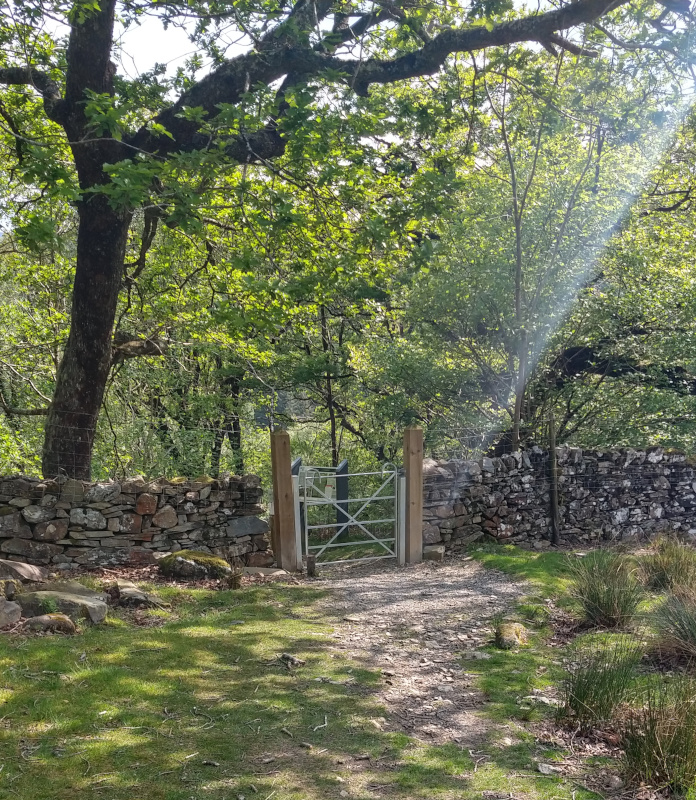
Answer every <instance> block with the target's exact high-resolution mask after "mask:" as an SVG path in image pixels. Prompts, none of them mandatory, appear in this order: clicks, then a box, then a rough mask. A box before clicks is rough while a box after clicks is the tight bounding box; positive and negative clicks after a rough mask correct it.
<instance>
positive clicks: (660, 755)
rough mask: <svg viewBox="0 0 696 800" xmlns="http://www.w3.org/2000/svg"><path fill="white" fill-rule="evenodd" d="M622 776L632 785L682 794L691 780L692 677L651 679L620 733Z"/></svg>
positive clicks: (695, 778) (694, 740)
mask: <svg viewBox="0 0 696 800" xmlns="http://www.w3.org/2000/svg"><path fill="white" fill-rule="evenodd" d="M623 747H624V753H625V762H626V772H627V777H628V779H629V781H630V782H631V783H633V784H634V785H648V786H650V787H652V788H654V789H669V790H670V791H672V792H674V793H675V794H682V793H683V792H686V791H688V790H689V789H690V788H691V787H693V786H694V783H695V782H696V681H695V680H694V679H693V678H692V677H689V676H685V675H680V676H676V677H674V678H673V679H672V680H671V681H670V682H669V683H667V684H665V683H664V682H661V681H659V680H653V681H651V682H650V683H649V684H648V686H647V688H646V693H645V697H644V699H643V704H642V706H641V707H640V708H637V709H634V710H633V711H632V713H631V714H630V715H629V718H628V720H627V723H626V729H625V731H624V734H623Z"/></svg>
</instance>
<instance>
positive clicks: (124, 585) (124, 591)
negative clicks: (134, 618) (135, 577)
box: [106, 578, 159, 608]
mask: <svg viewBox="0 0 696 800" xmlns="http://www.w3.org/2000/svg"><path fill="white" fill-rule="evenodd" d="M106 591H107V593H108V595H109V600H110V602H111V603H112V605H118V606H125V607H127V608H137V607H149V606H157V605H159V603H158V602H157V600H155V598H153V597H151V596H150V595H149V594H147V593H146V592H144V591H143V590H142V589H139V588H138V587H137V586H136V585H135V584H134V583H133V582H132V581H126V580H122V579H120V578H119V579H118V580H116V581H114V582H113V583H112V584H110V585H109V586H108V587H107V589H106Z"/></svg>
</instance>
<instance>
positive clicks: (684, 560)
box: [641, 536, 696, 592]
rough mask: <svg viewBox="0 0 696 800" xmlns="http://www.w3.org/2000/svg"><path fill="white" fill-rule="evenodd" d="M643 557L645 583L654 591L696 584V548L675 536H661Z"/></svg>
mask: <svg viewBox="0 0 696 800" xmlns="http://www.w3.org/2000/svg"><path fill="white" fill-rule="evenodd" d="M651 549H652V552H651V553H650V554H649V555H647V556H645V557H644V558H643V559H642V562H641V566H642V571H643V576H644V580H645V584H646V585H647V587H648V588H649V589H652V590H653V591H658V592H660V591H667V590H669V589H673V588H674V587H675V586H695V585H696V550H694V548H693V547H692V546H691V545H689V544H686V542H682V541H680V540H679V539H677V538H676V537H674V536H661V537H660V538H659V539H656V540H655V542H653V545H652V548H651Z"/></svg>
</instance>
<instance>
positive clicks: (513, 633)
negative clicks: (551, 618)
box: [495, 622, 528, 650]
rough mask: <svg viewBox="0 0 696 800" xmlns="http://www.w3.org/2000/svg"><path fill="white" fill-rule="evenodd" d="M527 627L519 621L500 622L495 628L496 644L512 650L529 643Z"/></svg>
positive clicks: (501, 647) (503, 648) (502, 648)
mask: <svg viewBox="0 0 696 800" xmlns="http://www.w3.org/2000/svg"><path fill="white" fill-rule="evenodd" d="M527 641H528V637H527V629H526V628H525V627H524V625H522V624H521V623H519V622H500V623H499V624H498V625H497V626H496V629H495V646H496V647H499V648H500V649H501V650H512V649H514V648H515V647H522V646H523V645H525V644H527Z"/></svg>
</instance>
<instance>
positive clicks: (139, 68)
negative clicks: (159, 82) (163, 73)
mask: <svg viewBox="0 0 696 800" xmlns="http://www.w3.org/2000/svg"><path fill="white" fill-rule="evenodd" d="M121 47H122V57H121V70H122V71H123V73H124V74H125V75H127V76H128V77H131V78H134V77H135V76H136V75H139V74H140V73H142V72H145V71H147V70H149V69H151V68H152V67H153V66H154V65H155V64H157V63H159V64H167V65H168V67H169V69H168V70H167V72H168V73H171V72H173V71H174V70H175V69H176V68H177V67H179V66H182V65H183V63H184V61H185V60H186V58H188V57H190V56H192V55H193V54H194V52H195V47H194V45H192V44H191V42H190V41H189V39H188V37H187V35H186V32H185V31H183V30H182V29H181V28H175V27H172V26H171V25H170V26H169V28H168V29H167V30H166V31H165V30H164V27H163V26H162V23H161V22H160V21H159V19H157V18H155V17H144V19H143V22H142V24H140V25H132V26H131V27H130V28H129V29H128V30H127V31H125V33H124V32H123V31H122V32H121Z"/></svg>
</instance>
